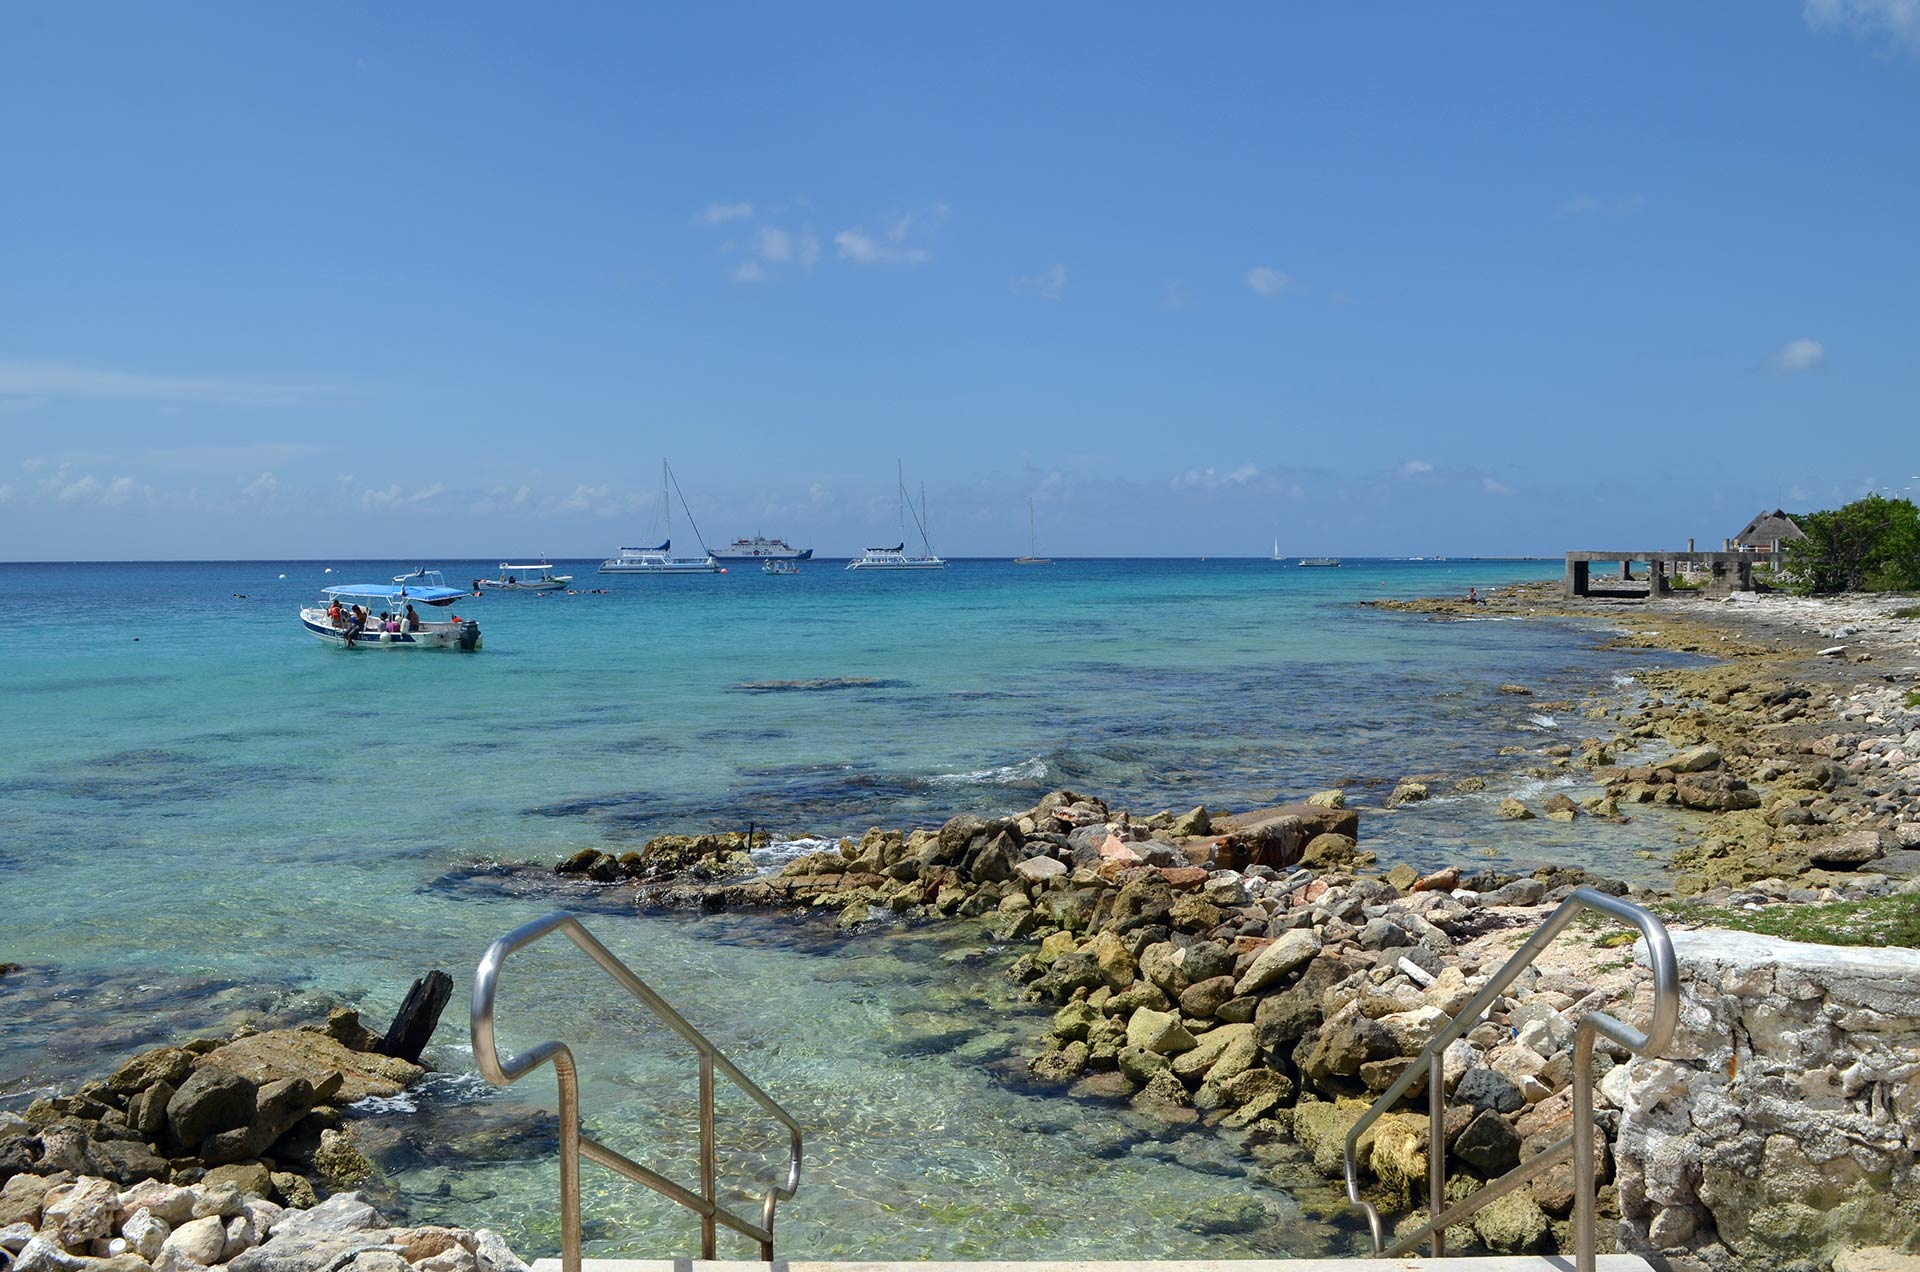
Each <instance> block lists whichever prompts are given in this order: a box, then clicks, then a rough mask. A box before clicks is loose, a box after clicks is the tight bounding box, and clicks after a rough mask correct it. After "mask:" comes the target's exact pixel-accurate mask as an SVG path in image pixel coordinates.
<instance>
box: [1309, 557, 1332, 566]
mask: <svg viewBox="0 0 1920 1272" xmlns="http://www.w3.org/2000/svg"><path fill="white" fill-rule="evenodd" d="M1300 564H1301V565H1303V566H1315V565H1326V566H1332V565H1339V564H1340V558H1339V557H1301V558H1300Z"/></svg>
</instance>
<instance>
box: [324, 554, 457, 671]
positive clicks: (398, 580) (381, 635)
mask: <svg viewBox="0 0 1920 1272" xmlns="http://www.w3.org/2000/svg"><path fill="white" fill-rule="evenodd" d="M466 595H467V593H466V592H464V591H462V590H461V589H459V588H457V587H448V586H447V584H446V580H445V579H444V578H443V577H441V574H440V571H438V570H428V569H424V568H423V569H420V570H416V571H414V572H413V573H412V574H401V575H396V576H395V577H394V580H393V582H391V583H349V584H346V585H344V586H341V587H329V588H323V589H321V592H320V597H321V603H320V604H318V605H311V606H306V607H304V608H302V609H301V611H300V625H301V626H302V627H304V628H306V629H307V630H308V631H309V632H311V633H313V635H315V636H317V637H319V639H320V641H321V642H322V643H323V644H327V645H332V646H334V647H335V648H338V649H458V650H464V651H467V652H469V653H471V652H473V651H475V650H478V649H479V648H480V624H478V623H476V622H474V621H473V620H472V619H463V618H461V617H460V616H459V615H458V614H449V615H448V617H447V618H446V619H444V620H432V619H423V618H421V617H419V615H418V613H417V612H416V613H415V614H413V615H411V616H409V614H408V611H409V610H411V609H412V608H413V606H414V605H415V604H416V603H418V604H421V605H427V606H431V607H433V608H436V609H445V608H446V607H448V606H450V605H452V604H453V603H454V602H455V601H457V600H460V599H461V598H462V597H464V596H466ZM343 602H344V604H343ZM355 607H359V608H362V609H364V610H367V611H372V610H373V609H375V608H376V607H377V608H379V609H380V611H381V613H382V615H383V617H381V618H373V619H372V620H371V621H369V622H367V623H361V622H360V621H358V619H356V618H354V617H352V610H353V609H354V608H355ZM335 615H338V616H339V617H338V618H337V619H336V617H335Z"/></svg>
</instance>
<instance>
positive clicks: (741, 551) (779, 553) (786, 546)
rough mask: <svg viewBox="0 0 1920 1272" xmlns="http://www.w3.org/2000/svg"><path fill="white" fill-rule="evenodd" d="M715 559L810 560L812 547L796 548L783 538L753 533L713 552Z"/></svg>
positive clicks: (811, 558)
mask: <svg viewBox="0 0 1920 1272" xmlns="http://www.w3.org/2000/svg"><path fill="white" fill-rule="evenodd" d="M713 559H714V560H716V561H811V560H813V549H812V548H796V547H794V546H793V545H792V544H791V543H788V542H787V541H786V540H785V539H769V538H767V537H766V536H765V535H759V534H756V535H754V536H753V537H752V538H751V539H735V540H734V541H733V542H732V543H729V544H728V545H727V546H726V547H724V548H721V549H719V550H718V551H716V552H715V553H714V554H713Z"/></svg>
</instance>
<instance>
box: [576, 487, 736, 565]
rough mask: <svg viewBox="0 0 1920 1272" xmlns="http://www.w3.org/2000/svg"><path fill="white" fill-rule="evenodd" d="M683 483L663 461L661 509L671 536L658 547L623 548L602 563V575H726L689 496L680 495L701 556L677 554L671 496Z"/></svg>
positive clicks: (681, 505)
mask: <svg viewBox="0 0 1920 1272" xmlns="http://www.w3.org/2000/svg"><path fill="white" fill-rule="evenodd" d="M679 492H680V483H679V482H677V481H675V480H674V479H673V470H672V469H671V468H668V467H667V461H666V460H664V459H663V460H661V461H660V508H661V511H662V513H663V514H664V515H665V517H666V519H667V537H666V539H665V541H663V542H662V543H661V544H660V546H659V547H657V548H621V549H620V555H619V556H616V557H609V558H608V559H607V560H605V561H602V562H601V563H600V573H602V574H725V573H726V571H725V570H723V569H721V568H720V563H719V562H718V561H716V560H714V558H713V553H711V552H709V551H707V541H706V540H705V539H703V538H701V537H700V527H699V525H698V524H697V523H696V522H695V521H694V519H693V510H692V509H691V508H689V507H687V497H686V496H685V495H680V511H682V512H684V513H686V514H687V524H688V525H689V526H692V527H693V537H694V538H695V539H696V540H698V541H699V543H700V551H701V554H702V555H700V556H697V557H677V556H675V555H673V503H672V500H671V496H672V495H675V494H679Z"/></svg>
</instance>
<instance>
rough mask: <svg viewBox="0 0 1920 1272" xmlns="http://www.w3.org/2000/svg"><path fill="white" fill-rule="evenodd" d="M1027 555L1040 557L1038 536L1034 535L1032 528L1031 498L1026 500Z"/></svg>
mask: <svg viewBox="0 0 1920 1272" xmlns="http://www.w3.org/2000/svg"><path fill="white" fill-rule="evenodd" d="M1027 555H1028V556H1030V557H1037V556H1039V555H1040V536H1039V535H1038V534H1037V533H1035V531H1034V528H1033V499H1032V497H1031V496H1029V497H1028V499H1027Z"/></svg>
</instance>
